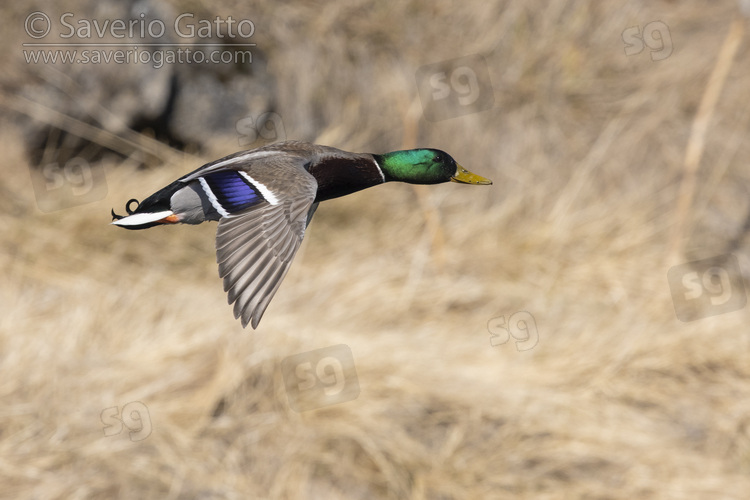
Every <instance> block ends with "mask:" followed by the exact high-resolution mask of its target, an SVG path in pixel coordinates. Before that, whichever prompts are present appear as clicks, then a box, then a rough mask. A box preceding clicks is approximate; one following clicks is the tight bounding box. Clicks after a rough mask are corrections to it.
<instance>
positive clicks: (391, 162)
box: [374, 149, 492, 184]
mask: <svg viewBox="0 0 750 500" xmlns="http://www.w3.org/2000/svg"><path fill="white" fill-rule="evenodd" d="M374 156H375V161H377V162H378V165H379V166H380V169H381V170H382V171H383V175H385V180H386V181H400V182H408V183H410V184H440V183H441V182H448V181H453V182H461V183H463V184H492V181H491V180H489V179H485V178H484V177H481V176H479V175H476V174H472V173H471V172H469V171H468V170H466V169H465V168H463V167H462V166H461V165H459V164H458V163H456V160H454V159H453V158H451V156H450V155H449V154H448V153H446V152H445V151H440V150H439V149H409V150H406V151H393V152H392V153H386V154H383V155H374Z"/></svg>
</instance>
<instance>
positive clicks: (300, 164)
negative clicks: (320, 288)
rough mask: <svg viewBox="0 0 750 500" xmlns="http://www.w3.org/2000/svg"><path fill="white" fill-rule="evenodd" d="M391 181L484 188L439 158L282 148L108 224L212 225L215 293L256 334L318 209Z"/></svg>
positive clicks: (227, 166)
mask: <svg viewBox="0 0 750 500" xmlns="http://www.w3.org/2000/svg"><path fill="white" fill-rule="evenodd" d="M390 181H399V182H407V183H411V184H439V183H443V182H449V181H452V182H459V183H463V184H492V181H490V180H489V179H485V178H484V177H480V176H479V175H476V174H472V173H471V172H469V171H468V170H466V169H465V168H463V167H462V166H461V165H459V164H458V163H456V161H455V160H454V159H453V158H451V156H450V155H448V154H447V153H445V152H443V151H440V150H438V149H411V150H406V151H393V152H391V153H385V154H380V155H378V154H366V153H349V152H347V151H342V150H340V149H336V148H332V147H329V146H320V145H317V144H310V143H307V142H298V141H287V142H280V143H276V144H270V145H267V146H264V147H261V148H258V149H254V150H251V151H242V152H239V153H236V154H233V155H230V156H227V157H224V158H221V159H219V160H216V161H213V162H211V163H208V164H206V165H203V166H202V167H200V168H198V169H197V170H195V171H193V172H191V173H189V174H187V175H185V176H183V177H180V178H179V179H177V180H176V181H174V182H173V183H171V184H170V185H168V186H166V187H164V188H162V189H160V190H159V191H157V192H156V193H154V194H152V195H151V196H149V197H148V198H146V199H145V200H143V201H142V202H141V203H138V201H137V200H130V201H128V203H127V204H126V211H127V213H128V215H126V216H121V215H117V214H115V213H114V210H113V211H112V219H113V222H112V224H114V225H116V226H120V227H124V228H126V229H146V228H149V227H152V226H158V225H162V224H179V223H182V224H200V223H201V222H204V221H218V222H219V224H218V228H217V231H216V260H217V262H218V263H219V275H220V277H221V278H223V280H224V291H226V292H227V294H228V300H229V303H230V304H234V317H235V318H240V319H241V321H242V326H243V327H246V326H247V324H248V323H250V324H251V325H252V327H253V328H257V327H258V323H259V322H260V319H261V317H262V316H263V313H264V311H265V310H266V307H268V304H269V303H270V302H271V299H272V298H273V296H274V294H275V293H276V290H277V289H278V288H279V286H280V285H281V281H282V280H283V279H284V276H286V273H287V271H289V266H290V265H291V263H292V259H293V258H294V255H295V253H296V252H297V249H298V248H299V246H300V244H301V243H302V238H303V237H304V235H305V229H306V228H307V226H308V224H310V219H311V218H312V216H313V213H315V210H316V209H317V208H318V204H319V203H320V202H321V201H325V200H330V199H332V198H337V197H339V196H345V195H347V194H351V193H354V192H356V191H360V190H362V189H366V188H369V187H372V186H376V185H378V184H383V183H384V182H390ZM134 202H135V203H136V205H137V206H136V208H135V209H133V208H131V206H132V204H133V203H134Z"/></svg>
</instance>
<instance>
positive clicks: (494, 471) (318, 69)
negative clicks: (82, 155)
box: [0, 0, 750, 499]
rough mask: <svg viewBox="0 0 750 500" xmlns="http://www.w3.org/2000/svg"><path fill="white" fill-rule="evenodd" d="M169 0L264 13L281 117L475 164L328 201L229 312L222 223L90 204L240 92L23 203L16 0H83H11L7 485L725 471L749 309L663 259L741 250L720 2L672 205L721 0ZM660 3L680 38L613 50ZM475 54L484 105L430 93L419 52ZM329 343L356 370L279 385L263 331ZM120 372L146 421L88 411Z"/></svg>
mask: <svg viewBox="0 0 750 500" xmlns="http://www.w3.org/2000/svg"><path fill="white" fill-rule="evenodd" d="M164 5H166V6H168V7H169V8H171V9H172V12H175V13H182V12H196V17H195V18H196V20H197V19H200V18H207V19H212V18H214V17H215V16H220V17H222V18H226V17H227V16H230V15H231V16H232V17H233V18H235V19H251V20H252V21H253V22H254V23H255V26H256V33H255V34H254V35H253V40H252V41H253V42H255V43H257V49H254V53H257V59H256V61H254V62H253V64H256V62H257V63H258V65H259V67H260V64H261V63H262V64H263V66H262V69H260V70H256V71H257V72H258V73H262V74H253V75H252V76H251V78H256V79H257V78H266V77H267V78H269V80H268V81H273V82H274V83H273V84H268V85H269V86H268V87H264V88H265V89H271V90H270V94H269V95H270V97H269V98H268V100H267V102H270V103H271V104H267V105H266V107H264V108H263V110H267V109H271V110H273V112H275V113H277V115H278V116H279V117H280V118H281V119H282V120H283V125H284V130H285V135H286V137H287V138H289V139H304V140H310V141H314V142H318V143H323V144H328V145H331V146H335V147H339V148H341V149H346V150H350V151H363V152H384V151H389V150H395V149H399V148H401V147H410V146H424V147H437V148H440V149H443V150H445V151H448V152H449V153H450V154H451V155H453V156H454V157H455V158H456V159H457V160H458V161H459V162H460V163H461V164H462V165H464V166H465V167H466V168H468V169H469V170H471V171H473V172H476V173H478V174H480V175H484V176H486V177H489V178H491V179H493V181H494V185H493V186H491V187H488V188H483V187H469V186H460V185H456V184H450V185H440V186H431V187H427V188H424V189H415V188H414V187H412V186H408V185H400V184H392V185H387V186H380V187H377V188H373V189H371V190H367V191H364V192H361V193H358V194H355V195H352V196H349V197H346V198H343V199H339V200H333V201H330V202H326V203H325V204H324V205H323V206H321V208H320V209H319V210H318V212H317V213H316V215H315V219H314V221H313V222H312V224H311V226H310V228H309V230H308V232H307V235H306V238H305V241H304V243H303V246H302V248H301V250H300V252H299V253H298V255H297V257H296V260H295V263H294V265H293V266H292V268H291V271H290V273H289V275H288V276H287V278H286V280H285V281H284V283H283V285H282V286H281V288H280V290H279V292H278V294H277V296H276V297H275V299H274V300H273V301H272V302H271V305H270V307H269V308H268V310H267V312H266V315H265V317H264V318H263V321H262V323H261V325H260V328H259V329H258V330H257V331H252V330H243V329H242V328H241V327H240V324H239V322H237V321H235V320H234V319H233V318H232V314H231V308H230V307H229V306H228V305H227V304H226V296H225V294H224V293H223V291H222V287H221V282H220V280H219V279H218V276H217V271H216V264H215V256H214V232H215V225H213V224H204V225H201V226H198V227H191V226H184V227H182V226H180V227H168V228H155V229H151V230H148V231H138V232H126V231H122V230H118V229H117V228H114V227H112V226H110V225H109V224H108V223H109V211H110V208H112V207H115V209H116V210H119V211H122V206H123V204H124V203H125V202H126V201H127V200H128V199H129V198H133V197H135V198H139V199H142V198H143V197H145V196H147V195H149V194H151V193H152V192H154V191H155V190H156V189H158V188H160V187H162V186H163V185H166V184H167V183H169V182H171V181H172V180H174V179H175V178H177V177H179V176H181V175H183V174H184V173H186V172H188V171H190V170H193V169H194V168H196V167H198V166H199V165H200V164H202V162H204V161H209V160H212V159H215V158H218V157H220V156H223V155H225V154H229V153H232V152H235V151H237V150H239V149H241V148H240V147H238V143H237V135H236V133H234V134H233V133H232V132H233V130H232V129H233V128H234V126H235V123H236V122H237V120H239V119H241V118H243V116H244V115H242V116H238V115H237V113H233V112H232V111H231V110H229V111H227V112H226V116H225V118H226V123H225V124H224V125H225V127H226V128H228V129H229V132H224V133H214V129H213V128H211V127H206V128H205V130H204V131H203V134H204V135H205V136H204V137H203V138H202V142H201V143H200V144H198V145H197V146H194V147H189V146H188V147H186V149H185V152H180V151H178V150H176V149H175V150H173V149H169V148H168V147H167V146H158V145H157V146H154V145H153V141H152V139H150V138H149V131H148V130H145V131H142V132H143V133H142V134H140V135H138V134H135V135H134V136H133V135H129V134H130V132H128V131H127V130H124V131H122V132H120V133H113V135H114V136H116V137H135V139H134V143H135V144H136V147H134V148H133V151H132V152H131V153H129V154H125V155H124V156H123V155H120V156H116V155H111V154H105V155H102V156H101V157H98V158H95V159H92V160H91V161H92V162H94V163H92V165H96V168H101V169H103V171H104V172H105V174H106V175H105V178H106V191H107V194H106V197H104V199H100V200H97V201H92V202H90V203H86V204H82V205H78V206H74V207H71V208H66V209H60V210H53V211H49V212H47V213H45V212H42V211H41V210H40V207H39V205H38V203H37V198H36V197H35V192H34V189H33V187H32V182H31V179H32V177H33V175H35V170H34V169H36V168H37V167H38V165H36V164H33V162H32V161H30V158H32V157H33V155H34V150H33V148H34V147H38V146H34V143H33V142H31V143H30V142H29V139H28V138H29V137H30V132H29V130H30V129H33V127H35V126H37V127H38V126H40V124H41V125H45V124H46V125H50V124H52V122H53V121H54V119H55V118H54V114H52V113H46V114H45V113H36V114H34V112H32V109H35V108H33V106H32V105H31V104H29V102H30V97H29V94H28V89H30V88H31V86H32V85H41V86H42V88H44V86H45V85H49V83H48V82H49V79H45V78H46V77H45V76H44V74H45V73H44V71H46V69H45V68H40V67H35V66H34V65H28V64H26V63H25V62H24V59H23V55H22V50H21V49H22V47H21V45H20V44H21V43H22V42H24V41H33V40H31V39H30V38H29V37H28V36H26V35H25V34H24V33H23V23H24V19H25V18H26V16H27V15H28V14H29V12H31V11H34V10H41V11H43V12H47V13H48V14H49V15H50V17H52V18H55V17H59V15H60V12H64V11H66V10H69V11H71V12H74V13H75V14H76V17H75V18H76V19H80V18H89V19H91V18H97V19H103V18H104V17H105V15H104V14H101V13H99V14H97V12H100V11H96V10H95V9H94V8H93V7H92V6H91V4H89V3H86V2H77V3H76V2H71V3H70V5H66V6H65V7H64V8H63V7H62V6H59V5H55V4H53V3H45V2H32V3H31V4H28V5H25V6H24V7H20V6H11V5H10V4H7V5H4V6H3V7H2V13H3V16H2V18H3V21H2V23H3V30H2V35H1V36H2V43H3V44H4V47H5V50H4V51H2V56H0V57H1V58H0V63H1V64H2V65H3V72H2V73H3V75H4V76H3V78H2V87H1V88H2V94H0V109H1V110H2V117H0V119H2V122H3V126H2V127H1V128H0V148H1V150H2V151H3V155H2V158H0V169H1V170H0V171H1V172H2V177H0V179H2V180H1V181H0V229H2V238H0V249H1V250H2V251H0V269H2V273H3V279H2V281H0V312H2V314H0V367H1V369H2V372H1V373H2V376H1V377H0V397H1V401H2V404H0V495H1V496H2V497H3V498H45V499H47V498H205V499H209V498H217V499H218V498H278V499H286V498H289V499H297V498H326V499H328V498H346V499H351V498H415V499H463V498H534V499H538V498H549V499H552V498H611V499H615V498H623V499H625V498H628V499H629V498H675V499H681V498H685V499H687V498H690V499H694V498H737V499H744V498H747V492H748V491H750V378H749V377H750V363H748V353H749V352H750V343H749V342H748V334H749V333H750V332H748V320H749V319H750V316H749V314H750V313H749V312H748V309H747V308H743V309H741V310H738V311H734V312H729V313H726V314H722V315H716V316H712V317H707V318H704V319H700V320H697V321H693V322H688V323H683V322H680V321H678V320H677V318H676V317H675V309H674V306H673V303H672V298H671V296H670V289H669V284H668V282H667V271H668V269H669V268H670V267H671V266H673V265H677V264H681V263H684V262H688V261H690V260H695V259H701V258H706V257H712V256H715V255H719V254H722V253H726V252H727V251H729V250H731V251H733V252H734V253H735V255H737V257H738V258H739V260H740V263H741V265H742V267H743V268H744V269H745V270H747V269H749V267H748V266H749V265H750V263H749V262H748V259H747V245H746V244H745V243H743V238H742V236H743V224H744V221H745V215H746V213H747V211H748V207H749V206H750V201H749V200H750V198H749V197H748V186H750V183H749V181H750V168H749V167H748V160H747V159H748V158H749V157H750V142H748V141H747V140H745V138H746V137H747V136H748V132H749V131H750V126H749V125H748V122H749V121H750V113H749V110H750V106H748V102H749V99H748V98H749V97H750V88H749V87H748V85H747V82H748V78H749V77H750V74H748V73H749V71H750V70H749V69H748V68H750V65H749V64H748V63H750V50H748V46H749V45H748V38H747V36H746V35H745V34H743V33H742V31H740V32H738V33H737V36H738V40H739V46H738V48H737V50H736V54H733V57H732V58H731V59H730V60H729V61H728V64H729V67H728V73H727V76H726V78H725V80H724V81H723V82H721V85H720V86H719V91H720V93H719V95H718V98H717V101H716V104H715V106H713V107H712V109H711V111H712V115H711V119H710V121H709V123H708V128H707V130H706V134H705V149H704V151H703V156H702V159H701V161H700V167H699V169H698V170H697V172H696V189H695V193H694V196H693V197H692V198H691V199H690V204H689V211H688V212H687V214H686V222H685V224H684V227H683V228H682V229H681V230H678V231H677V232H676V230H675V227H676V226H675V225H676V224H677V223H678V222H677V221H678V219H679V217H680V214H679V213H678V211H677V206H678V197H679V192H680V184H681V182H682V181H683V179H684V178H685V175H684V158H685V151H686V148H687V147H688V143H689V142H690V140H691V139H690V137H691V129H692V127H693V121H694V118H695V116H696V113H697V112H698V109H699V107H700V103H701V100H702V99H703V98H704V95H705V92H706V88H707V85H708V82H709V78H710V75H711V74H712V71H713V69H714V67H715V66H716V65H717V62H720V61H721V58H720V56H719V54H720V53H721V47H722V45H723V44H724V43H725V38H726V36H727V33H728V32H729V30H730V26H731V25H732V23H736V24H735V25H739V26H744V23H746V21H744V20H743V19H741V18H740V13H739V9H738V5H737V3H736V2H733V1H722V2H703V1H697V0H696V1H690V0H689V1H682V2H668V1H656V2H645V1H629V2H614V1H604V2H594V1H592V0H568V1H560V2H551V3H547V2H541V1H538V0H534V1H530V2H521V1H508V2H497V3H492V2H490V3H488V2H481V1H473V0H472V1H466V2H462V3H461V4H460V5H457V4H456V3H455V2H450V1H436V2H426V1H415V2H369V1H363V0H359V1H354V2H346V3H344V2H329V3H327V2H309V3H300V4H294V3H281V4H277V3H271V2H267V3H258V2H233V1H231V0H228V1H217V2H211V3H208V2H188V1H178V0H174V1H171V2H169V3H167V4H164ZM654 21H660V22H662V23H664V25H665V26H666V27H668V32H666V33H665V32H662V33H661V36H667V37H668V38H669V40H670V41H671V43H672V45H673V51H672V53H671V55H669V57H667V58H664V59H661V60H658V58H657V60H653V59H652V57H651V55H652V53H653V52H652V50H651V49H650V48H649V47H645V48H644V50H643V51H642V52H641V53H639V54H635V55H630V56H628V55H626V54H625V49H626V44H625V42H624V40H623V32H624V31H625V30H627V29H628V28H632V27H639V29H640V30H641V31H642V30H643V28H644V27H645V26H646V25H647V24H649V23H651V22H654ZM737 23H740V24H737ZM167 24H169V21H167ZM256 50H257V52H256ZM473 54H480V55H481V56H482V57H483V58H484V61H485V62H486V65H487V70H488V72H489V75H490V79H491V82H492V91H493V93H494V94H493V95H494V105H493V106H492V108H491V109H488V110H483V111H479V112H476V113H471V114H466V115H463V116H458V117H455V118H450V119H445V120H441V121H437V122H432V121H429V120H426V119H425V118H424V115H423V111H424V108H423V105H424V102H423V101H422V100H420V97H419V95H418V90H417V82H416V79H415V75H416V73H417V71H418V69H419V68H420V67H422V66H425V65H428V64H433V63H438V62H441V61H446V60H452V59H455V58H460V57H463V56H468V55H473ZM725 62H726V61H725ZM47 69H49V68H47ZM183 69H184V68H183ZM190 69H191V71H194V72H196V71H197V72H201V71H203V70H202V69H201V68H198V69H195V68H190ZM98 70H99V69H98V68H97V69H94V68H92V67H91V66H87V67H78V68H71V67H70V66H68V67H67V68H65V67H63V70H61V72H62V73H65V72H75V71H80V72H83V73H84V74H92V73H95V72H96V71H98ZM118 70H119V71H130V68H128V67H124V69H123V68H118ZM133 71H135V70H133ZM222 71H224V70H222ZM40 75H41V76H40ZM264 75H265V76H264ZM149 78H150V77H149ZM85 98H86V97H85V95H81V96H75V99H73V101H74V102H76V103H77V105H78V106H80V107H81V109H83V108H86V109H90V108H91V106H90V104H91V103H87V102H84V101H85ZM211 98H214V99H216V96H213V97H212V96H209V95H206V96H205V99H211ZM219 98H220V96H219ZM201 102H202V100H201V99H198V100H195V109H196V110H198V109H200V106H201ZM96 105H98V106H102V107H104V108H105V109H106V108H107V106H108V101H107V100H103V101H100V102H97V103H96ZM184 112H185V113H186V114H187V115H190V111H189V109H188V110H187V111H184ZM67 113H68V115H76V116H77V119H79V120H84V121H85V117H86V116H87V115H86V113H83V112H81V113H80V114H77V112H76V111H75V110H74V111H68V112H67ZM195 113H199V111H195ZM256 114H257V113H256ZM222 116H224V115H222ZM198 117H199V118H200V115H199V116H198ZM90 123H91V124H92V125H94V126H96V127H99V128H101V129H102V130H107V127H106V125H104V124H102V123H101V122H97V121H92V122H90ZM79 128H80V127H79ZM72 129H75V130H78V129H76V127H75V126H72ZM68 132H71V130H68ZM31 135H33V134H31ZM152 135H153V134H152ZM149 141H152V142H149ZM29 144H31V150H30V149H29V146H28V145H29ZM92 144H93V145H95V146H96V145H97V144H98V143H97V141H96V140H94V141H92ZM147 148H151V149H149V151H151V152H153V154H152V156H153V157H154V158H155V159H153V158H152V159H151V160H150V161H148V162H145V163H147V164H148V165H149V168H142V165H143V164H144V161H143V158H144V150H145V149H147ZM119 152H120V153H122V151H119ZM53 153H54V152H53ZM150 154H151V153H150ZM675 234H677V240H676V241H677V243H678V245H677V249H678V250H679V252H678V253H677V254H673V252H672V251H673V249H674V247H675ZM732 242H734V243H732ZM517 311H528V312H529V313H531V314H532V315H533V317H534V319H535V322H536V325H537V327H538V332H539V340H538V344H537V345H536V346H535V347H534V348H533V349H530V350H528V351H518V350H517V349H516V347H515V345H514V341H513V340H511V341H510V342H508V343H507V344H504V345H500V346H496V347H492V346H491V345H490V334H489V331H488V322H489V321H490V320H491V319H492V318H497V317H499V316H505V317H506V318H507V317H509V316H510V315H512V314H513V313H515V312H517ZM336 344H346V345H348V346H349V347H350V348H351V350H352V352H353V355H354V360H355V364H356V371H357V375H358V379H359V385H360V388H361V393H360V395H359V397H358V398H357V399H355V400H352V401H349V402H346V403H342V404H338V405H334V406H329V407H325V408H322V409H318V410H311V411H306V412H302V413H297V412H295V411H293V410H291V409H290V407H289V404H288V401H287V394H286V390H285V387H284V382H283V380H282V377H281V372H280V368H279V366H280V362H281V360H283V359H284V358H286V357H288V356H291V355H294V354H297V353H300V352H305V351H310V350H314V349H319V348H322V347H327V346H331V345H336ZM132 401H140V402H142V403H143V404H144V405H145V406H146V407H147V408H148V415H147V418H148V419H149V420H150V423H151V425H152V432H151V434H150V435H149V436H148V437H147V438H146V439H143V440H141V441H131V440H130V439H129V438H128V432H127V430H125V431H123V432H121V433H120V434H118V435H115V436H109V437H107V436H105V435H104V433H103V427H104V424H103V422H102V420H101V413H102V411H103V410H105V409H107V408H111V407H117V408H120V409H122V408H123V407H124V405H126V404H128V403H130V402H132Z"/></svg>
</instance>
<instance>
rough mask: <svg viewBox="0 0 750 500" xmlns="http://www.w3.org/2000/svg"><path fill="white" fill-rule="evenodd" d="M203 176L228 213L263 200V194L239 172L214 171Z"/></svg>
mask: <svg viewBox="0 0 750 500" xmlns="http://www.w3.org/2000/svg"><path fill="white" fill-rule="evenodd" d="M203 178H204V179H205V180H206V183H207V184H208V187H210V188H211V191H213V193H214V196H216V199H217V200H218V202H219V204H220V205H221V206H222V207H224V210H226V211H227V212H229V213H233V212H239V211H240V210H244V209H245V208H247V207H250V206H252V205H255V204H256V203H259V202H261V201H263V196H262V195H261V194H260V193H259V192H258V190H257V189H255V187H254V186H253V185H252V184H250V182H249V181H248V180H247V179H245V178H244V177H243V176H241V175H240V174H239V172H235V171H225V172H216V173H213V174H208V175H206V176H204V177H203Z"/></svg>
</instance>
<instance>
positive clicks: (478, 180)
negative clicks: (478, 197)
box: [451, 164, 492, 184]
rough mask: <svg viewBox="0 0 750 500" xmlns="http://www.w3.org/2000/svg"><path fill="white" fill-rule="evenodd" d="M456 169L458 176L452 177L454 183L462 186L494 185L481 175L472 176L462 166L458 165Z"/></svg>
mask: <svg viewBox="0 0 750 500" xmlns="http://www.w3.org/2000/svg"><path fill="white" fill-rule="evenodd" d="M456 165H457V166H458V168H457V169H456V175H454V176H453V177H451V181H452V182H460V183H461V184H492V181H491V180H489V179H485V178H484V177H482V176H481V175H477V174H472V173H471V172H469V171H468V170H466V169H465V168H464V167H462V166H461V165H458V164H456Z"/></svg>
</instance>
